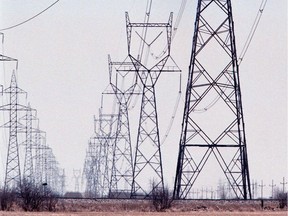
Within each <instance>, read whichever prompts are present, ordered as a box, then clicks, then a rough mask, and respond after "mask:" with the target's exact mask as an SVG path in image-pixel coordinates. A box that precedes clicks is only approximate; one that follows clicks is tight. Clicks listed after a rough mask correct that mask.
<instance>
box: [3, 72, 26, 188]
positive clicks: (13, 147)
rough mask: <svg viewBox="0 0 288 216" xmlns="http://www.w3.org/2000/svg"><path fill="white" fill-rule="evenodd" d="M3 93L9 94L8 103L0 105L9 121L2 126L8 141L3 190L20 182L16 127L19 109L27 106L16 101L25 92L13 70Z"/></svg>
mask: <svg viewBox="0 0 288 216" xmlns="http://www.w3.org/2000/svg"><path fill="white" fill-rule="evenodd" d="M3 93H4V94H8V95H9V103H8V104H6V105H3V106H1V107H0V110H2V111H9V122H8V123H5V124H4V127H6V128H9V143H8V153H7V161H6V173H5V182H4V190H6V189H8V188H12V187H14V188H16V187H18V186H19V185H20V184H21V172H20V161H19V145H18V132H19V131H18V130H19V129H18V128H19V120H18V113H19V111H26V110H27V107H26V106H23V105H20V104H19V101H18V97H19V94H25V93H26V92H24V91H23V90H22V89H20V88H19V87H18V85H17V81H16V76H15V72H13V73H12V76H11V83H10V86H9V87H8V88H6V89H4V90H3Z"/></svg>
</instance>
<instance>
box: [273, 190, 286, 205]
mask: <svg viewBox="0 0 288 216" xmlns="http://www.w3.org/2000/svg"><path fill="white" fill-rule="evenodd" d="M275 195H276V196H275V198H276V199H277V200H278V202H279V208H281V209H283V208H285V206H286V207H287V196H288V193H285V192H280V191H277V192H276V194H275Z"/></svg>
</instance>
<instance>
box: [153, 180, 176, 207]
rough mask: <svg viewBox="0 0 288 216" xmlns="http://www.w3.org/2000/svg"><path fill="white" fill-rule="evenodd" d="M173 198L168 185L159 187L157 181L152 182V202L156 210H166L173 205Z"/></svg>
mask: <svg viewBox="0 0 288 216" xmlns="http://www.w3.org/2000/svg"><path fill="white" fill-rule="evenodd" d="M172 201H173V199H172V196H171V194H170V192H169V189H168V187H164V188H162V187H159V186H155V183H154V182H153V183H152V204H153V206H154V208H155V210H156V211H158V212H160V211H164V210H166V209H169V208H170V207H171V203H172Z"/></svg>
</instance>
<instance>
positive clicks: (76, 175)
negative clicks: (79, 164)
mask: <svg viewBox="0 0 288 216" xmlns="http://www.w3.org/2000/svg"><path fill="white" fill-rule="evenodd" d="M80 177H81V170H80V169H73V178H74V179H75V188H74V191H75V192H79V191H80V186H79V185H80V184H79V179H80Z"/></svg>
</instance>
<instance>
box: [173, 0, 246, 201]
mask: <svg viewBox="0 0 288 216" xmlns="http://www.w3.org/2000/svg"><path fill="white" fill-rule="evenodd" d="M211 157H212V158H213V157H214V160H216V165H219V166H220V169H221V170H222V171H223V174H224V175H223V176H224V177H225V178H226V179H227V181H228V183H229V184H230V185H231V190H232V193H233V194H234V196H233V197H236V198H243V199H248V198H251V190H250V178H249V169H248V157H247V147H246V138H245V128H244V118H243V109H242V101H241V91H240V81H239V68H238V63H237V53H236V45H235V35H234V22H233V18H232V6H231V1H230V0H199V1H198V5H197V13H196V20H195V29H194V36H193V45H192V54H191V59H190V66H189V75H188V83H187V89H186V99H185V108H184V115H183V122H182V132H181V138H180V144H179V155H178V162H177V170H176V177H175V185H174V198H175V199H185V198H189V192H190V191H191V189H192V188H193V186H194V185H195V183H196V180H197V178H198V177H199V176H201V175H200V174H201V172H203V169H204V166H205V165H206V164H207V161H208V159H212V158H211ZM217 163H218V164H217ZM219 166H218V167H219ZM210 172H211V170H210ZM208 175H209V173H208ZM211 177H212V176H209V177H208V176H206V178H211Z"/></svg>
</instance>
